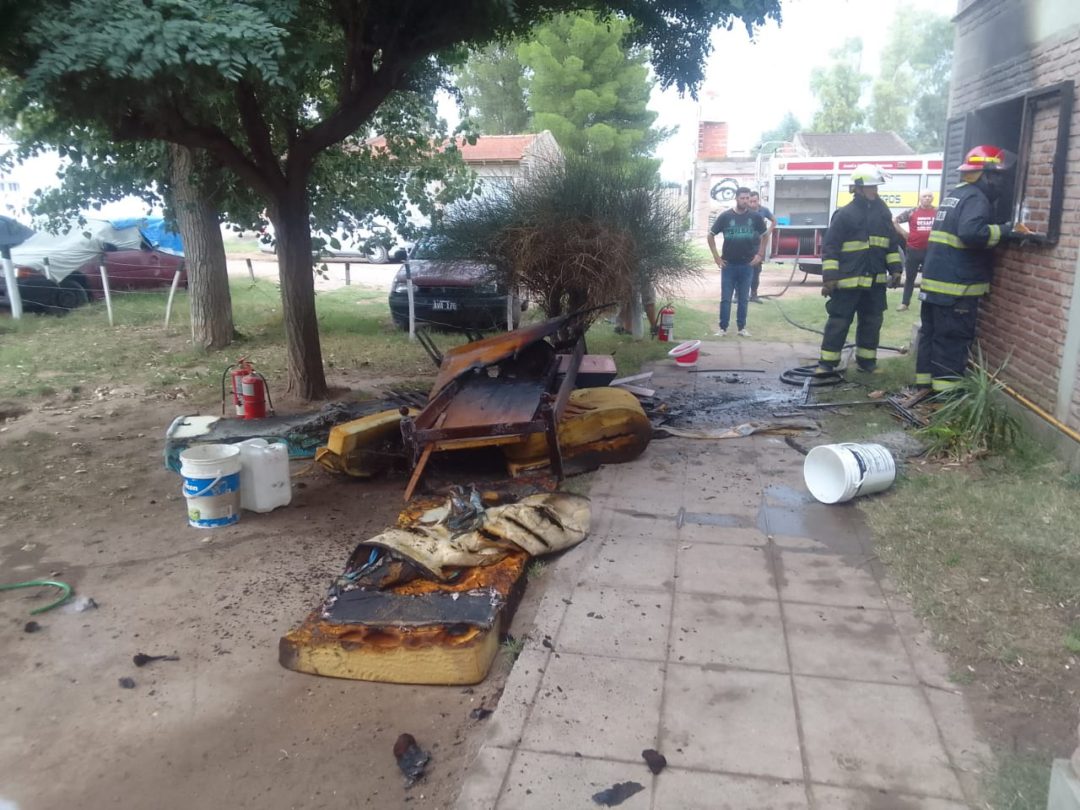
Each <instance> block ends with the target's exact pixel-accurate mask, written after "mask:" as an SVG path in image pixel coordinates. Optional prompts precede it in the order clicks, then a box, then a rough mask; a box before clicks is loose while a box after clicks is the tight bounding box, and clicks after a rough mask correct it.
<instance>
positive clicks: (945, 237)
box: [930, 231, 967, 250]
mask: <svg viewBox="0 0 1080 810" xmlns="http://www.w3.org/2000/svg"><path fill="white" fill-rule="evenodd" d="M930 241H931V242H933V243H934V244H936V245H948V246H949V247H951V248H956V249H957V250H964V249H965V248H967V245H965V244H964V243H963V242H962V241H961V240H960V237H958V236H954V235H953V234H951V233H945V231H930Z"/></svg>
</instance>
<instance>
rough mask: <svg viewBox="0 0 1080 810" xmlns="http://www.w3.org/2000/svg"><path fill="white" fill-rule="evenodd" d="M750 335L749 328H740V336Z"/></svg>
mask: <svg viewBox="0 0 1080 810" xmlns="http://www.w3.org/2000/svg"><path fill="white" fill-rule="evenodd" d="M750 336H751V335H750V330H749V329H740V330H739V337H750Z"/></svg>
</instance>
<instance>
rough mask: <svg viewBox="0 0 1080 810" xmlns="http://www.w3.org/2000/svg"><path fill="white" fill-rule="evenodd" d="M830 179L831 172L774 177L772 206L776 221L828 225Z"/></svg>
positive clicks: (830, 194) (831, 183)
mask: <svg viewBox="0 0 1080 810" xmlns="http://www.w3.org/2000/svg"><path fill="white" fill-rule="evenodd" d="M832 181H833V178H832V175H795V176H786V177H777V178H776V193H775V199H774V204H775V205H774V210H773V213H774V214H775V215H776V221H777V223H779V224H780V225H814V226H819V227H826V226H828V224H829V211H830V209H831V205H830V202H831V200H830V198H831V197H832V193H833V182H832Z"/></svg>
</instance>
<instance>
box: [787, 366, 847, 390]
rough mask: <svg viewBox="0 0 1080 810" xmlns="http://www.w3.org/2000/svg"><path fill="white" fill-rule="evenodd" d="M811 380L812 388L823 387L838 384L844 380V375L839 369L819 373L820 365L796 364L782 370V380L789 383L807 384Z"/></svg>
mask: <svg viewBox="0 0 1080 810" xmlns="http://www.w3.org/2000/svg"><path fill="white" fill-rule="evenodd" d="M807 381H809V383H810V387H811V388H823V387H826V386H830V385H838V384H839V383H842V382H843V381H844V375H843V374H842V373H841V372H839V371H827V372H821V373H818V367H817V366H816V365H814V366H795V367H794V368H789V369H785V370H784V371H782V372H780V382H782V383H785V384H787V385H798V386H802V385H805V384H806V383H807Z"/></svg>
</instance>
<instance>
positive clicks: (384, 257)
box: [367, 245, 390, 264]
mask: <svg viewBox="0 0 1080 810" xmlns="http://www.w3.org/2000/svg"><path fill="white" fill-rule="evenodd" d="M389 259H390V252H389V251H388V250H387V249H386V248H385V247H383V246H382V245H375V247H373V248H372V249H371V250H369V251H368V255H367V260H368V261H369V262H371V263H372V264H386V262H387V261H389Z"/></svg>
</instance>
